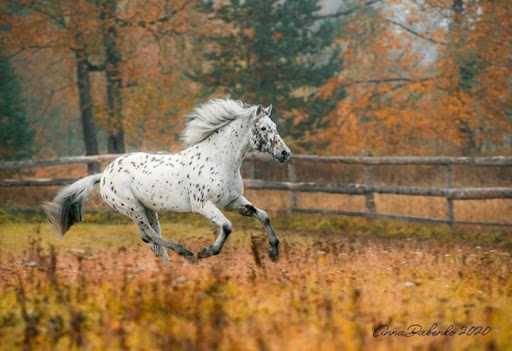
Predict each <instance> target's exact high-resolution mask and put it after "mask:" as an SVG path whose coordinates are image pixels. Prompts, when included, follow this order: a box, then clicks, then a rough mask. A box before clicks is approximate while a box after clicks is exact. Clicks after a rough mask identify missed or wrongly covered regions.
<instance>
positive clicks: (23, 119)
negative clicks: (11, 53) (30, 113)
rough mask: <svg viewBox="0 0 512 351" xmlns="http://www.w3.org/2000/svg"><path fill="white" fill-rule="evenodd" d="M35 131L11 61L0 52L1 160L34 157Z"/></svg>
mask: <svg viewBox="0 0 512 351" xmlns="http://www.w3.org/2000/svg"><path fill="white" fill-rule="evenodd" d="M32 141H33V131H32V129H31V128H30V125H29V122H28V119H27V115H26V113H25V109H24V106H23V99H22V96H21V88H20V84H19V82H18V79H17V77H16V76H15V74H14V71H13V69H12V67H11V64H10V62H9V59H8V58H6V57H5V56H4V55H3V54H2V51H0V158H2V159H20V158H28V157H30V156H31V155H32Z"/></svg>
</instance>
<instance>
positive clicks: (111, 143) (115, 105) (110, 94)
mask: <svg viewBox="0 0 512 351" xmlns="http://www.w3.org/2000/svg"><path fill="white" fill-rule="evenodd" d="M116 11H117V3H116V0H105V1H104V2H103V8H102V12H101V19H102V20H103V46H104V47H105V62H106V66H105V78H106V81H107V86H106V88H107V108H108V116H109V121H108V133H109V135H108V152H109V153H124V152H125V146H124V129H123V80H122V77H121V67H120V66H121V60H122V57H121V52H120V50H119V46H118V35H117V28H116V24H115V16H116Z"/></svg>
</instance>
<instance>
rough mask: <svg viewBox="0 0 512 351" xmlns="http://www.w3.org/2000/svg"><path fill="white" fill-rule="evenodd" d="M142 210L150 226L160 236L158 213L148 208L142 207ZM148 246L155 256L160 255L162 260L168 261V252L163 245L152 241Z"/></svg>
mask: <svg viewBox="0 0 512 351" xmlns="http://www.w3.org/2000/svg"><path fill="white" fill-rule="evenodd" d="M144 210H145V212H146V217H147V218H148V220H149V224H150V225H151V228H153V230H154V231H155V233H156V234H157V236H158V237H162V234H161V230H160V222H159V221H158V213H157V212H156V211H153V210H151V209H149V208H144ZM150 246H151V249H152V250H153V252H154V253H155V256H156V257H160V258H161V259H162V260H163V261H169V254H168V253H167V249H166V248H165V247H163V246H162V245H159V244H156V243H154V242H152V243H150Z"/></svg>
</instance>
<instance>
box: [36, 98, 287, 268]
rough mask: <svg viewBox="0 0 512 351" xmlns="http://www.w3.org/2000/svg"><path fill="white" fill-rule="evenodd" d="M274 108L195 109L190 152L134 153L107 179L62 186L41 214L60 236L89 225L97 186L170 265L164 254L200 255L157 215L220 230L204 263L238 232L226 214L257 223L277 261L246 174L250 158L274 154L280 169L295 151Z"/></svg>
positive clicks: (112, 167)
mask: <svg viewBox="0 0 512 351" xmlns="http://www.w3.org/2000/svg"><path fill="white" fill-rule="evenodd" d="M271 113H272V106H268V107H266V108H264V107H262V106H261V105H251V106H250V105H246V104H244V103H242V102H240V101H235V100H230V99H214V100H210V101H208V102H206V103H204V104H203V105H200V106H198V107H196V108H195V109H194V110H193V111H192V113H191V114H190V115H189V116H188V119H187V124H186V127H185V129H184V132H183V134H182V140H183V142H184V144H185V146H186V148H185V149H184V150H183V151H181V152H179V153H176V154H152V153H143V152H136V153H130V154H125V155H122V156H120V157H118V158H117V159H115V160H114V161H112V162H111V163H110V164H109V165H108V166H107V167H106V168H105V170H104V171H103V173H99V174H94V175H89V176H87V177H84V178H82V179H80V180H78V181H77V182H75V183H73V184H71V185H68V186H66V187H64V188H63V189H62V190H60V191H59V192H58V194H57V195H56V197H55V198H54V199H53V201H51V202H46V203H44V204H43V206H42V207H43V210H44V211H45V213H46V214H47V216H48V218H49V220H50V221H51V222H52V223H53V224H54V225H55V226H56V228H57V230H58V232H59V233H60V234H61V235H64V233H65V232H67V231H68V229H69V228H70V227H71V226H72V225H73V224H75V223H78V222H80V221H82V219H83V203H84V201H85V199H86V198H87V197H88V196H89V195H90V194H91V192H92V191H93V190H95V189H96V188H98V187H99V192H100V195H101V197H102V199H103V200H104V201H105V202H106V203H107V204H108V205H109V206H110V207H111V208H112V209H114V210H115V211H118V212H120V213H122V214H123V215H126V216H128V217H130V218H131V219H132V220H133V222H135V223H136V224H137V225H138V227H139V229H140V235H141V239H142V240H143V241H144V242H145V243H147V244H148V245H150V246H151V248H152V250H153V251H154V253H155V255H156V256H158V257H161V258H162V259H163V260H168V259H169V256H168V253H167V250H166V249H169V250H172V251H175V252H176V253H178V254H179V255H182V256H184V257H185V258H188V259H190V260H195V256H194V254H193V253H192V252H191V251H189V250H188V249H187V248H186V247H184V246H183V245H181V244H179V243H178V242H176V241H172V240H166V239H163V238H162V236H161V230H160V223H159V220H158V211H173V212H194V213H198V214H200V215H203V216H204V217H206V218H207V219H209V220H210V221H211V222H213V223H214V224H215V225H216V226H217V227H218V235H217V238H216V239H215V241H214V242H213V243H212V244H211V245H210V246H207V247H205V248H204V249H202V250H201V251H200V252H199V253H198V254H197V257H198V258H205V257H209V256H212V255H217V254H219V253H220V251H221V249H222V247H223V245H224V242H225V241H226V239H227V238H228V236H229V234H230V233H231V231H232V225H231V222H230V221H229V220H228V219H227V218H226V217H225V216H224V214H223V213H222V212H221V209H231V210H235V211H238V212H239V213H240V214H242V215H244V216H251V217H255V218H257V219H258V220H259V221H260V222H261V223H262V224H263V226H264V227H265V230H266V233H267V236H268V240H269V244H270V249H269V256H270V258H271V259H273V260H276V259H277V258H278V255H279V240H278V237H277V235H276V233H275V231H274V229H273V228H272V226H271V224H270V220H269V218H268V215H267V213H266V212H265V211H264V210H262V209H259V208H257V207H255V206H254V205H253V204H252V203H251V202H250V201H249V200H247V198H245V197H244V196H243V189H244V187H243V182H242V177H241V174H240V168H241V165H242V162H243V160H244V158H245V157H246V156H247V154H248V153H249V152H251V151H260V152H264V153H268V154H270V155H271V156H272V157H273V158H274V159H275V160H277V161H279V162H285V161H288V160H289V159H290V157H291V152H290V149H289V148H288V146H287V145H286V144H285V143H284V142H283V140H282V138H281V137H280V135H279V134H278V132H277V129H276V124H275V123H274V122H273V121H272V120H271V118H270V117H271Z"/></svg>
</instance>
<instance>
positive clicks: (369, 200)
mask: <svg viewBox="0 0 512 351" xmlns="http://www.w3.org/2000/svg"><path fill="white" fill-rule="evenodd" d="M372 171H373V167H372V166H371V165H364V168H363V182H364V184H366V185H368V186H371V185H373V184H372V183H373V176H372ZM364 197H365V200H366V210H367V211H368V214H369V217H370V218H375V217H376V216H377V206H375V194H374V193H373V192H371V193H365V194H364Z"/></svg>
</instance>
